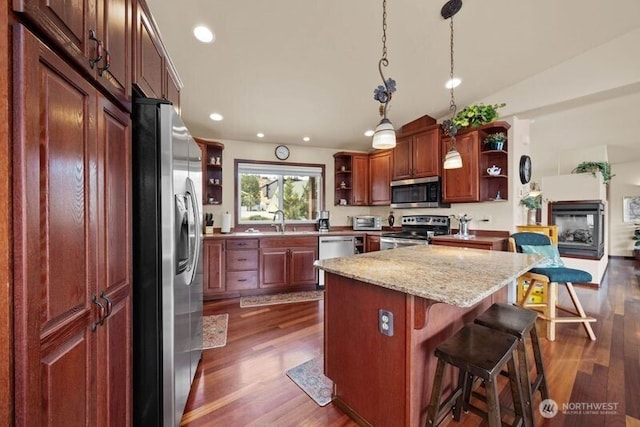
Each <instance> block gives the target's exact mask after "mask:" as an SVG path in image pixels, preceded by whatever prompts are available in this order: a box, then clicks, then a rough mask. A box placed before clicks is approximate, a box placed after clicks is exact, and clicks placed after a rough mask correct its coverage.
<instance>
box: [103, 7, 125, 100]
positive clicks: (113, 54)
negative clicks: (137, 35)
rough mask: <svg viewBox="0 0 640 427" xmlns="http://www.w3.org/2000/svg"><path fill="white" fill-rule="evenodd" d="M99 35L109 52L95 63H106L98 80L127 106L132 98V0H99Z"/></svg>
mask: <svg viewBox="0 0 640 427" xmlns="http://www.w3.org/2000/svg"><path fill="white" fill-rule="evenodd" d="M97 3H98V10H97V15H98V18H97V21H98V37H99V38H100V40H102V42H103V43H104V46H105V49H106V50H107V51H108V52H109V55H108V58H107V57H106V56H105V58H104V60H103V61H100V62H99V63H98V64H97V67H104V66H105V65H106V64H107V61H108V64H109V67H108V69H107V70H106V71H104V72H103V73H102V76H100V75H98V81H99V82H100V84H102V86H104V87H105V88H106V89H107V90H109V91H110V92H111V93H113V94H114V95H115V96H116V97H117V98H118V100H119V101H120V102H121V103H123V105H124V106H125V107H126V108H130V99H131V28H132V24H131V0H99V1H98V2H97Z"/></svg>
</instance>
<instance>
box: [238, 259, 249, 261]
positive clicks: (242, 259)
mask: <svg viewBox="0 0 640 427" xmlns="http://www.w3.org/2000/svg"><path fill="white" fill-rule="evenodd" d="M246 260H247V259H246V258H238V261H246Z"/></svg>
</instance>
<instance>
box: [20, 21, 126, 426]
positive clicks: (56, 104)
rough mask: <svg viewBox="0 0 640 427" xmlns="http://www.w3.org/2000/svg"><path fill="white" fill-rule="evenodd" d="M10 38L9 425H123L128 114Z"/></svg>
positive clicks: (54, 61) (24, 41) (37, 47)
mask: <svg viewBox="0 0 640 427" xmlns="http://www.w3.org/2000/svg"><path fill="white" fill-rule="evenodd" d="M13 35H14V47H15V49H14V57H13V60H14V61H13V62H14V70H15V79H14V99H13V105H14V108H15V113H16V114H15V116H14V117H16V121H15V122H14V132H15V134H14V140H15V141H16V144H15V145H14V153H13V158H14V169H13V173H14V187H13V191H14V194H13V197H14V203H15V207H16V210H15V215H14V252H15V254H14V271H15V273H14V307H15V308H16V309H15V311H14V330H15V335H14V338H15V341H14V346H15V353H14V354H15V358H14V367H15V373H16V374H15V378H16V381H15V417H16V423H17V424H21V425H43V424H47V423H49V422H51V421H52V420H55V421H56V422H64V423H65V424H67V425H106V424H110V425H125V426H126V425H130V424H131V419H130V414H131V410H132V407H131V303H130V298H131V248H130V242H131V206H130V200H131V175H130V169H131V168H130V163H131V158H130V152H131V145H130V144H131V141H130V121H129V117H128V113H127V112H126V111H124V110H121V109H120V108H119V107H118V106H116V105H115V104H113V103H112V102H111V101H109V100H107V99H106V98H105V97H104V96H103V95H102V94H100V92H98V91H97V89H95V88H94V87H93V86H92V83H91V82H90V81H89V80H87V79H85V78H84V77H83V76H82V75H81V74H80V73H79V72H78V71H76V70H75V69H74V67H73V66H72V65H70V64H69V63H67V62H65V61H64V60H62V59H61V58H60V57H58V56H57V55H56V54H54V53H53V52H52V51H51V50H50V49H49V48H48V47H47V46H46V45H45V44H43V43H42V42H41V41H40V40H38V39H37V38H36V37H35V36H34V35H33V34H31V33H30V32H29V31H28V30H26V28H25V27H23V26H22V25H19V24H17V25H15V26H14V31H13Z"/></svg>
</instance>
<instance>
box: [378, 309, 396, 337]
mask: <svg viewBox="0 0 640 427" xmlns="http://www.w3.org/2000/svg"><path fill="white" fill-rule="evenodd" d="M378 329H379V330H380V333H381V334H382V335H386V336H389V337H392V336H393V313H392V312H390V311H388V310H382V309H380V310H378Z"/></svg>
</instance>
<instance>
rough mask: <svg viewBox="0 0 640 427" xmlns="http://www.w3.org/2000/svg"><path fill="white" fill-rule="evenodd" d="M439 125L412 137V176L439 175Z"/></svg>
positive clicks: (440, 160)
mask: <svg viewBox="0 0 640 427" xmlns="http://www.w3.org/2000/svg"><path fill="white" fill-rule="evenodd" d="M440 157H441V156H440V127H439V126H437V127H434V128H432V129H429V130H428V131H425V132H422V133H419V134H417V135H415V136H414V137H413V177H414V178H421V177H427V176H439V175H440V163H441V162H442V159H441V158H440Z"/></svg>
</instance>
